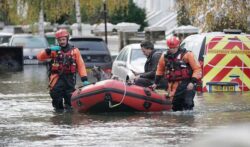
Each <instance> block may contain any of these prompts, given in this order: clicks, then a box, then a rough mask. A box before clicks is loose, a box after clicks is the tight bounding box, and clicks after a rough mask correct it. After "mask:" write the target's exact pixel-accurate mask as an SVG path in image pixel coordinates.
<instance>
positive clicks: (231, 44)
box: [181, 30, 250, 92]
mask: <svg viewBox="0 0 250 147" xmlns="http://www.w3.org/2000/svg"><path fill="white" fill-rule="evenodd" d="M181 46H182V47H184V48H186V49H188V50H192V51H193V52H194V54H195V55H196V57H197V59H198V61H199V62H200V63H201V65H202V74H203V75H202V79H201V80H202V81H201V83H200V89H199V90H200V91H203V92H207V91H208V92H214V91H233V92H234V91H249V90H250V82H249V81H250V70H249V69H250V64H249V63H250V56H249V55H250V35H249V34H244V33H241V31H234V30H225V31H224V32H210V33H203V34H196V35H191V36H188V37H187V38H186V39H184V40H183V42H182V44H181Z"/></svg>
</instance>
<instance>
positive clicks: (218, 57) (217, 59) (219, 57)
mask: <svg viewBox="0 0 250 147" xmlns="http://www.w3.org/2000/svg"><path fill="white" fill-rule="evenodd" d="M225 56H226V54H217V55H216V56H215V57H214V58H213V59H212V60H210V62H208V64H210V65H213V66H216V64H217V63H218V62H220V61H221V60H222V59H223V58H224V57H225ZM211 69H213V67H212V66H209V65H205V66H204V71H203V76H205V75H206V74H207V73H209V72H210V70H211Z"/></svg>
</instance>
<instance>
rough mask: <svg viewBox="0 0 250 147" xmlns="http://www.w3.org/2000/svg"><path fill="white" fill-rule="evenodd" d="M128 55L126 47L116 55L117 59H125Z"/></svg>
mask: <svg viewBox="0 0 250 147" xmlns="http://www.w3.org/2000/svg"><path fill="white" fill-rule="evenodd" d="M127 56H128V48H124V49H122V51H121V53H120V54H119V55H118V57H117V59H116V60H117V61H125V60H126V59H127Z"/></svg>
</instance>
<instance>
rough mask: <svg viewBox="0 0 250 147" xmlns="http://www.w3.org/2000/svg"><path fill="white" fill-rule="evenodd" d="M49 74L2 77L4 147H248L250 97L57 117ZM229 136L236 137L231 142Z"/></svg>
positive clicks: (35, 69)
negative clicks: (184, 108)
mask: <svg viewBox="0 0 250 147" xmlns="http://www.w3.org/2000/svg"><path fill="white" fill-rule="evenodd" d="M46 72H47V70H46V67H45V66H43V65H40V66H38V65H32V66H24V70H23V71H22V72H16V73H0V79H1V80H0V106H1V107H0V129H1V133H0V147H5V146H11V147H12V146H20V147H21V146H22V147H23V146H32V147H38V146H72V147H73V146H74V147H75V146H128V147H131V146H151V147H153V146H154V147H155V146H168V147H177V146H196V144H197V143H198V142H199V143H200V142H201V144H202V143H204V142H205V144H209V142H212V143H213V139H214V138H220V137H221V138H223V139H224V141H223V143H224V144H226V143H227V142H230V141H240V142H241V143H242V144H243V145H244V143H245V144H247V145H246V146H249V145H250V143H249V141H248V140H247V139H244V137H246V136H247V137H248V138H249V135H250V133H248V132H250V93H203V94H198V95H197V96H196V97H195V105H196V106H195V109H194V111H189V112H159V113H106V114H82V113H77V112H65V113H55V112H54V110H53V108H52V106H51V98H50V97H49V95H48V89H47V83H48V79H47V73H46ZM227 127H229V128H227ZM220 130H221V131H220ZM235 130H238V131H242V132H240V133H239V134H241V135H243V136H240V135H239V134H237V133H238V132H237V131H235ZM216 131H218V132H219V133H215V132H216ZM236 132H237V133H236ZM229 134H231V135H234V136H233V137H231V138H230V139H229V137H227V136H228V135H229ZM232 138H233V139H232ZM238 138H240V139H241V140H239V139H238ZM203 141H204V142H203ZM197 146H199V145H197ZM202 146H204V144H202ZM211 146H216V145H214V144H213V145H211ZM218 146H223V144H220V145H218ZM238 146H241V145H238Z"/></svg>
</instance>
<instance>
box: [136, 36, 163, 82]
mask: <svg viewBox="0 0 250 147" xmlns="http://www.w3.org/2000/svg"><path fill="white" fill-rule="evenodd" d="M140 46H141V50H142V52H143V54H144V55H145V56H146V57H147V61H146V63H145V65H144V71H145V72H144V73H141V74H138V73H135V72H134V74H135V75H136V76H137V77H136V78H135V80H134V84H135V85H138V86H142V87H148V86H150V85H152V84H153V83H154V79H155V72H156V68H157V64H158V61H159V59H160V57H161V54H162V51H158V50H155V49H154V44H153V43H151V42H150V41H142V42H141V44H140ZM162 83H164V84H165V82H162Z"/></svg>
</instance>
